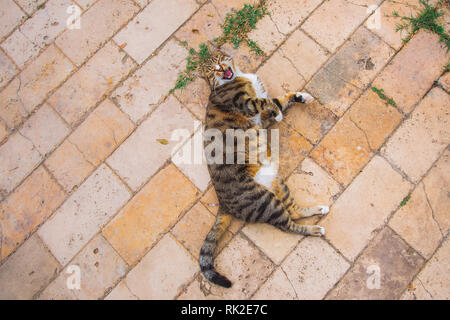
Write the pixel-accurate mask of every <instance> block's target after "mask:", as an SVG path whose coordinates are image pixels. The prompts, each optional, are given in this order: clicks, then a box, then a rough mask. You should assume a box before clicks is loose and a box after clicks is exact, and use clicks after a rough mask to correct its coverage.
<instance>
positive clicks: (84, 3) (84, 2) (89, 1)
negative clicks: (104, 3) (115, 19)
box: [77, 0, 97, 10]
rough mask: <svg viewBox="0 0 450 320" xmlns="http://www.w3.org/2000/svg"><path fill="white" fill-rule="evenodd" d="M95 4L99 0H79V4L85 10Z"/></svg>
mask: <svg viewBox="0 0 450 320" xmlns="http://www.w3.org/2000/svg"><path fill="white" fill-rule="evenodd" d="M95 2H97V0H77V3H78V4H79V5H80V6H81V8H83V9H85V10H86V9H89V8H90V7H92V5H93V4H94V3H95Z"/></svg>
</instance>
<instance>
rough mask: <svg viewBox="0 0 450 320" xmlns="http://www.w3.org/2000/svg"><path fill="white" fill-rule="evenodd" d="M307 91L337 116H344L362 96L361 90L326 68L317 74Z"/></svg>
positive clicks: (308, 85)
mask: <svg viewBox="0 0 450 320" xmlns="http://www.w3.org/2000/svg"><path fill="white" fill-rule="evenodd" d="M306 90H307V91H308V92H309V93H310V94H312V95H313V96H314V97H315V98H316V99H318V100H319V102H320V103H321V104H322V105H323V106H324V107H326V108H328V109H329V110H331V111H332V112H333V113H334V114H336V115H337V116H339V117H340V116H342V115H343V114H344V112H345V111H346V110H347V109H348V107H350V105H351V104H352V103H353V102H354V101H355V100H356V99H357V98H358V97H359V96H360V95H361V93H362V91H361V89H359V88H357V87H355V86H354V85H352V84H350V83H348V82H345V81H344V80H342V79H341V78H339V75H336V74H334V73H332V72H330V71H328V70H327V69H325V68H322V69H320V70H319V72H317V73H316V74H315V75H314V77H313V78H312V79H311V81H310V82H309V83H308V84H307V86H306Z"/></svg>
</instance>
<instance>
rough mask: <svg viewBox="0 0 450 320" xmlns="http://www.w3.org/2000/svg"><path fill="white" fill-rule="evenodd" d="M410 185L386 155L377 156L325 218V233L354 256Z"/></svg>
mask: <svg viewBox="0 0 450 320" xmlns="http://www.w3.org/2000/svg"><path fill="white" fill-rule="evenodd" d="M410 188H411V185H410V183H409V182H408V181H406V180H405V179H404V178H402V176H400V174H398V173H397V172H395V171H394V170H393V169H392V168H391V166H390V165H389V164H388V163H387V162H386V161H385V160H384V159H383V158H381V157H379V156H375V157H374V158H373V159H372V160H371V161H370V162H369V164H368V165H367V166H366V167H365V168H364V170H363V171H362V172H361V174H360V175H359V176H358V177H356V179H355V180H354V181H353V183H352V184H351V185H350V186H349V187H348V188H347V189H346V190H345V191H344V193H343V194H342V195H341V196H340V197H339V199H338V200H337V201H336V202H335V204H334V205H333V208H332V209H331V212H330V213H329V214H328V215H327V216H326V217H325V219H323V220H322V222H321V225H322V226H323V227H324V228H325V230H326V231H325V237H326V238H327V239H329V240H330V241H331V243H332V244H333V245H334V246H335V247H336V248H337V249H338V250H339V251H340V252H341V253H342V254H343V255H345V256H346V257H347V258H348V259H349V260H354V259H355V257H356V256H357V255H358V253H359V252H360V251H361V250H362V249H363V248H364V247H365V246H366V244H367V243H368V242H369V241H370V239H371V237H372V233H373V231H374V230H376V229H378V228H380V227H382V226H383V225H384V223H385V222H386V220H387V218H388V217H389V215H390V214H391V213H392V212H393V211H394V210H395V209H396V208H397V206H398V205H399V204H400V202H401V201H402V200H403V199H404V198H405V197H406V195H407V194H408V191H409V190H410Z"/></svg>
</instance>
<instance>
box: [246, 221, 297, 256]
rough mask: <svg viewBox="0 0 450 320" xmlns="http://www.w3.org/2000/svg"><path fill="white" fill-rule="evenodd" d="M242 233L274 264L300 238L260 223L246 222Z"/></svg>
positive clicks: (292, 247) (286, 253)
mask: <svg viewBox="0 0 450 320" xmlns="http://www.w3.org/2000/svg"><path fill="white" fill-rule="evenodd" d="M242 233H244V234H245V235H246V236H247V237H248V238H249V239H250V240H251V241H253V243H255V244H256V246H257V247H258V248H259V249H260V250H262V251H263V252H264V254H265V255H267V256H268V257H269V258H270V259H271V260H272V261H273V262H274V263H276V264H280V263H281V261H282V260H283V259H284V258H285V257H286V256H287V255H288V253H289V252H291V250H292V249H294V247H295V246H296V245H297V243H298V242H299V240H300V239H301V238H302V237H301V236H299V235H296V234H292V233H287V232H283V231H281V230H279V229H277V228H275V227H273V226H271V225H268V224H261V223H250V224H247V225H246V226H245V227H244V228H243V229H242Z"/></svg>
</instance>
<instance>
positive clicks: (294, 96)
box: [272, 92, 314, 111]
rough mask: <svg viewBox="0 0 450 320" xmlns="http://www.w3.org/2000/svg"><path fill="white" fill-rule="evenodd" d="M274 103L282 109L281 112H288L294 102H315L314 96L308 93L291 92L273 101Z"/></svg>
mask: <svg viewBox="0 0 450 320" xmlns="http://www.w3.org/2000/svg"><path fill="white" fill-rule="evenodd" d="M272 100H273V102H274V103H275V104H276V105H277V106H278V108H280V110H281V111H284V110H286V108H287V107H289V106H290V105H291V104H292V103H294V102H300V103H305V104H308V103H311V102H313V101H314V98H313V96H311V95H310V94H309V93H306V92H291V93H287V94H285V95H284V96H280V97H276V98H273V99H272Z"/></svg>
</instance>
